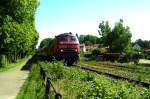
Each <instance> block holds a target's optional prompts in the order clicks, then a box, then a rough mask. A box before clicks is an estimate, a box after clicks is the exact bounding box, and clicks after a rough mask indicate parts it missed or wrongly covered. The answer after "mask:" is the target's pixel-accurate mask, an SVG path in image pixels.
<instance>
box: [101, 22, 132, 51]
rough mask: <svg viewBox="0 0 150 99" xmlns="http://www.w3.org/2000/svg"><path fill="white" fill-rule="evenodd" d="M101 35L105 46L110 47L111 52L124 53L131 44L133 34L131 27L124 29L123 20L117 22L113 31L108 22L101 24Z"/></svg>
mask: <svg viewBox="0 0 150 99" xmlns="http://www.w3.org/2000/svg"><path fill="white" fill-rule="evenodd" d="M99 28H100V30H99V34H100V36H101V39H102V42H103V44H104V45H105V46H109V49H110V52H119V53H122V52H124V51H125V49H126V47H128V45H129V43H131V37H132V35H131V32H130V29H129V27H124V25H123V20H120V21H119V22H117V23H116V24H115V26H114V28H113V29H111V28H110V26H109V23H108V21H106V22H104V21H102V22H101V23H100V24H99Z"/></svg>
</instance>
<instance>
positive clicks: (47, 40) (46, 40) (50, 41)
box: [39, 38, 53, 48]
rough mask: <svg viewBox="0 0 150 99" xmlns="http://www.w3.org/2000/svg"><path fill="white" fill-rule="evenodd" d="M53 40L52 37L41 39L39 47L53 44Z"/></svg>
mask: <svg viewBox="0 0 150 99" xmlns="http://www.w3.org/2000/svg"><path fill="white" fill-rule="evenodd" d="M52 42H53V39H52V38H45V39H43V40H42V41H41V43H40V46H39V48H44V47H47V46H49V45H51V44H52Z"/></svg>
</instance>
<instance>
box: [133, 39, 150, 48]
mask: <svg viewBox="0 0 150 99" xmlns="http://www.w3.org/2000/svg"><path fill="white" fill-rule="evenodd" d="M134 44H138V45H139V46H140V47H142V48H143V49H144V48H146V47H148V46H150V41H149V40H142V39H138V40H136V41H135V42H134Z"/></svg>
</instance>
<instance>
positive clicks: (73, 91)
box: [17, 62, 150, 99]
mask: <svg viewBox="0 0 150 99" xmlns="http://www.w3.org/2000/svg"><path fill="white" fill-rule="evenodd" d="M39 64H41V65H42V66H44V68H45V71H47V74H48V76H49V77H56V76H59V75H60V74H59V73H58V72H55V71H56V68H57V69H59V68H61V70H60V71H61V73H62V75H63V76H62V77H61V79H60V78H55V79H52V80H51V81H52V84H53V86H54V88H55V90H56V92H58V93H61V95H62V97H63V99H143V97H144V98H145V99H148V98H149V94H150V90H149V89H146V88H142V87H139V86H136V85H134V84H131V83H129V82H127V81H121V80H114V79H110V78H108V77H106V76H102V75H99V74H97V73H93V72H90V71H87V70H82V69H80V68H76V67H72V68H70V67H66V66H64V65H63V63H61V62H52V63H48V62H40V63H39ZM39 74H40V73H39V67H38V65H33V66H32V70H31V72H30V75H29V77H28V79H27V81H26V82H25V84H24V86H23V87H22V89H21V92H20V93H19V94H18V97H17V99H26V98H28V99H42V98H43V95H44V90H45V88H44V87H43V85H42V81H41V79H40V75H39ZM49 96H50V98H51V99H54V91H53V90H51V92H50V93H49Z"/></svg>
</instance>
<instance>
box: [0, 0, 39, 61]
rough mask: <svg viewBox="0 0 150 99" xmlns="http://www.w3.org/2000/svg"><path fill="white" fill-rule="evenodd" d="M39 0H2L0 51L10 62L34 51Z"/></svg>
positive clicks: (0, 4) (0, 6)
mask: <svg viewBox="0 0 150 99" xmlns="http://www.w3.org/2000/svg"><path fill="white" fill-rule="evenodd" d="M37 7H38V1H37V0H21V1H20V0H1V3H0V9H1V10H0V12H1V13H0V21H1V22H0V53H3V54H5V55H6V56H7V57H8V60H9V61H10V62H13V61H16V59H18V58H23V57H25V56H26V55H28V54H30V53H31V52H33V51H34V49H35V47H36V44H37V40H38V33H37V31H36V29H35V25H34V22H35V11H36V8H37Z"/></svg>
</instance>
